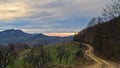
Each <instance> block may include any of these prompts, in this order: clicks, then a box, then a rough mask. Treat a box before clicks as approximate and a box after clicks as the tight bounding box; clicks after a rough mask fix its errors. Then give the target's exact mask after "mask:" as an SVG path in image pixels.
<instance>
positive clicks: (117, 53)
mask: <svg viewBox="0 0 120 68" xmlns="http://www.w3.org/2000/svg"><path fill="white" fill-rule="evenodd" d="M74 40H75V41H79V42H86V43H89V44H91V45H93V47H94V49H95V53H96V54H97V55H99V56H101V57H104V58H106V59H108V60H112V61H115V62H120V17H116V18H114V19H111V20H110V21H107V22H103V23H99V24H97V25H94V26H91V27H88V28H86V29H84V30H82V31H81V32H79V33H78V34H77V35H75V37H74Z"/></svg>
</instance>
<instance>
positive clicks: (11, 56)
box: [0, 42, 87, 68]
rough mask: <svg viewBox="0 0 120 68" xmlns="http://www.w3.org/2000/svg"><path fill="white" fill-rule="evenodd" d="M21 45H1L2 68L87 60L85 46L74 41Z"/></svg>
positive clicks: (45, 67)
mask: <svg viewBox="0 0 120 68" xmlns="http://www.w3.org/2000/svg"><path fill="white" fill-rule="evenodd" d="M19 45H21V47H20V49H19V48H18V47H17V46H19ZM19 45H18V44H17V45H15V44H12V45H8V46H0V53H1V55H0V68H59V67H72V66H76V65H79V66H80V65H82V64H84V63H85V62H87V59H86V58H85V55H84V50H85V47H84V46H82V45H77V44H75V43H74V42H68V43H60V44H54V45H48V46H43V45H34V46H33V47H29V46H28V45H25V44H19ZM22 45H23V47H22ZM4 59H5V60H4Z"/></svg>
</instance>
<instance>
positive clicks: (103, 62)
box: [82, 43, 120, 68]
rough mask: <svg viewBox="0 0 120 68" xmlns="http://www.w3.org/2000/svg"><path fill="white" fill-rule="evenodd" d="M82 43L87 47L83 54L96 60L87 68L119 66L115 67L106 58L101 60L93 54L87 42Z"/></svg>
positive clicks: (112, 67)
mask: <svg viewBox="0 0 120 68" xmlns="http://www.w3.org/2000/svg"><path fill="white" fill-rule="evenodd" d="M82 44H83V45H85V46H87V47H88V50H86V51H85V54H86V55H87V56H88V57H90V58H91V59H93V60H94V61H95V62H96V63H95V64H94V65H91V66H89V67H87V68H120V67H116V66H115V65H113V64H111V63H110V62H108V61H106V60H103V59H101V58H99V57H97V56H95V55H94V53H93V50H94V49H93V47H92V46H90V45H89V44H85V43H82Z"/></svg>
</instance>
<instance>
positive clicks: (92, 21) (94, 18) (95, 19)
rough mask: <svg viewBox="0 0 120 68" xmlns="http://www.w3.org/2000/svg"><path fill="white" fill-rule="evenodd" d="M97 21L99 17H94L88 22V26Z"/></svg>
mask: <svg viewBox="0 0 120 68" xmlns="http://www.w3.org/2000/svg"><path fill="white" fill-rule="evenodd" d="M96 23H97V18H96V17H93V18H92V19H91V20H90V22H89V23H88V25H87V27H91V26H93V25H95V24H96Z"/></svg>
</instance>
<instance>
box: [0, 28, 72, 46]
mask: <svg viewBox="0 0 120 68" xmlns="http://www.w3.org/2000/svg"><path fill="white" fill-rule="evenodd" d="M68 41H72V36H68V37H54V36H46V35H44V34H41V33H39V34H29V33H25V32H23V31H22V30H15V29H9V30H5V31H2V32H0V44H1V45H7V44H9V43H14V44H18V43H24V44H29V45H35V44H43V45H48V44H54V43H61V42H68Z"/></svg>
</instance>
